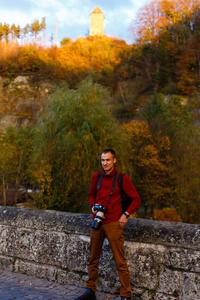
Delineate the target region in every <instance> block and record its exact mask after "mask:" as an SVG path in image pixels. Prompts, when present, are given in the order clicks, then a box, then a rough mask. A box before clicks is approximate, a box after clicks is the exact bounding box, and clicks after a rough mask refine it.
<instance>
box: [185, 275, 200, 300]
mask: <svg viewBox="0 0 200 300" xmlns="http://www.w3.org/2000/svg"><path fill="white" fill-rule="evenodd" d="M181 280H182V289H181V297H180V299H181V300H199V299H200V274H194V273H187V272H184V273H183V274H182V277H181Z"/></svg>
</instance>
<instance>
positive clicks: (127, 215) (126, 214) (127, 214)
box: [124, 211, 130, 219]
mask: <svg viewBox="0 0 200 300" xmlns="http://www.w3.org/2000/svg"><path fill="white" fill-rule="evenodd" d="M124 215H125V216H126V218H127V219H128V218H129V217H130V214H129V213H128V212H127V211H125V212H124Z"/></svg>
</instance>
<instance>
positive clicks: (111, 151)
mask: <svg viewBox="0 0 200 300" xmlns="http://www.w3.org/2000/svg"><path fill="white" fill-rule="evenodd" d="M108 152H110V153H111V154H112V156H113V158H116V153H115V151H114V150H113V149H105V150H103V152H102V153H101V155H102V154H106V153H108Z"/></svg>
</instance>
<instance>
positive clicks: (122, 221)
mask: <svg viewBox="0 0 200 300" xmlns="http://www.w3.org/2000/svg"><path fill="white" fill-rule="evenodd" d="M127 222H128V219H127V217H126V216H125V215H124V214H123V215H121V217H120V219H119V225H120V227H121V228H124V226H125V225H126V223H127Z"/></svg>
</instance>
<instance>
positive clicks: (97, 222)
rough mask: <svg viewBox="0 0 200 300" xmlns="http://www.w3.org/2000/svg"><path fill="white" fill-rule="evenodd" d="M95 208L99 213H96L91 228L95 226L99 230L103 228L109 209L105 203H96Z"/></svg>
mask: <svg viewBox="0 0 200 300" xmlns="http://www.w3.org/2000/svg"><path fill="white" fill-rule="evenodd" d="M94 210H95V211H96V210H97V213H96V216H95V219H94V220H93V221H92V225H91V228H93V229H95V230H99V229H100V228H101V225H102V221H103V219H104V214H106V213H107V211H108V209H107V207H105V206H103V205H97V204H95V206H94Z"/></svg>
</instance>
